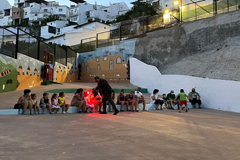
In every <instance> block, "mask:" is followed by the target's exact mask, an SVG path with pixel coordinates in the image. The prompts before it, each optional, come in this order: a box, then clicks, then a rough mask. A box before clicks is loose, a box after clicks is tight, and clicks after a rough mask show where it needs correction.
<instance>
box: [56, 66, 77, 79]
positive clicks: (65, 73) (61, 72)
mask: <svg viewBox="0 0 240 160" xmlns="http://www.w3.org/2000/svg"><path fill="white" fill-rule="evenodd" d="M54 73H55V74H54V76H53V80H54V81H55V82H58V83H69V82H78V69H77V67H75V66H73V65H72V64H71V63H68V64H67V66H64V65H62V64H60V63H57V62H56V63H55V67H54Z"/></svg>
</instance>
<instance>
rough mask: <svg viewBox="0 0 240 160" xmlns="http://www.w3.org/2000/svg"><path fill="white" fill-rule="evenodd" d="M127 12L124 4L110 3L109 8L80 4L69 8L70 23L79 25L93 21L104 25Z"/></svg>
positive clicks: (127, 8)
mask: <svg viewBox="0 0 240 160" xmlns="http://www.w3.org/2000/svg"><path fill="white" fill-rule="evenodd" d="M73 1H74V0H73ZM128 10H129V7H128V6H127V5H126V3H125V2H120V3H110V4H109V6H103V5H97V3H96V4H89V3H85V2H82V3H77V4H76V5H72V6H71V8H70V21H72V22H76V23H78V24H79V25H82V24H85V23H88V22H93V21H99V22H102V23H105V22H107V21H113V20H114V19H115V18H116V17H117V16H119V15H122V14H124V13H126V12H127V11H128Z"/></svg>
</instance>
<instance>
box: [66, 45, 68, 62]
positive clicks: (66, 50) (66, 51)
mask: <svg viewBox="0 0 240 160" xmlns="http://www.w3.org/2000/svg"><path fill="white" fill-rule="evenodd" d="M67 50H68V49H67V48H66V66H67V61H68V60H67V57H68V53H67V52H68V51H67Z"/></svg>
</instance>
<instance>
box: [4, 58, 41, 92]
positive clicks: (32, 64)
mask: <svg viewBox="0 0 240 160" xmlns="http://www.w3.org/2000/svg"><path fill="white" fill-rule="evenodd" d="M42 65H43V62H40V61H38V60H35V59H33V58H30V57H28V56H25V55H23V54H18V59H13V58H11V57H7V56H4V55H0V72H1V75H0V93H1V92H10V91H15V90H21V89H26V88H32V87H35V86H39V85H41V83H42V78H41V77H40V76H41V67H42Z"/></svg>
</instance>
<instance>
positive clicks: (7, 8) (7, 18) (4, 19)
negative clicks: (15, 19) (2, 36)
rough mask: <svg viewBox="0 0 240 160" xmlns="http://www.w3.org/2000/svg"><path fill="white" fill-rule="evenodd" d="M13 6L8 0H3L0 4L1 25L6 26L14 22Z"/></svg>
mask: <svg viewBox="0 0 240 160" xmlns="http://www.w3.org/2000/svg"><path fill="white" fill-rule="evenodd" d="M11 8H12V6H11V5H10V3H9V2H8V1H7V0H1V4H0V25H1V26H6V25H9V24H10V23H11V22H12V11H11Z"/></svg>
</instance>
